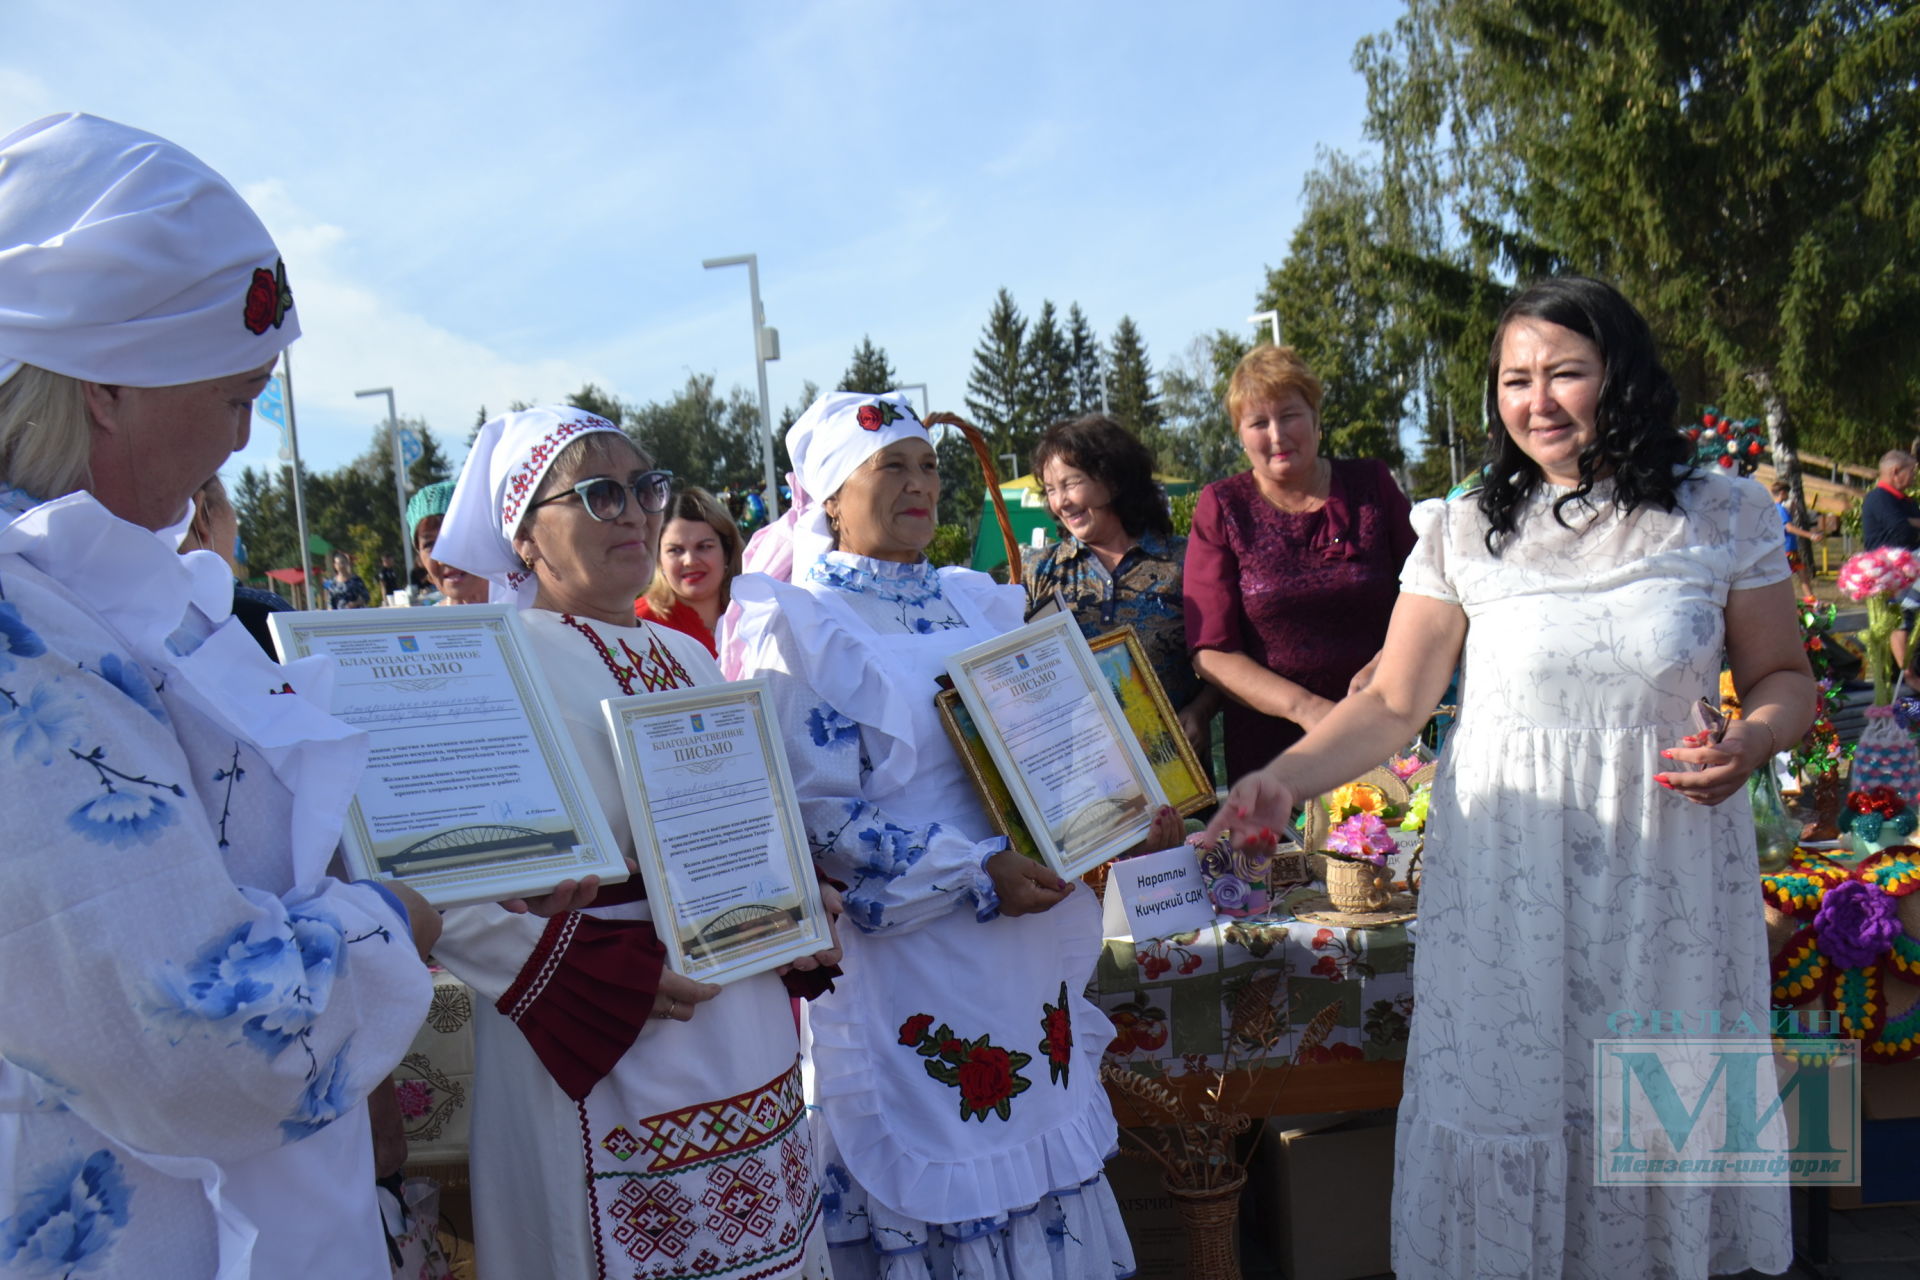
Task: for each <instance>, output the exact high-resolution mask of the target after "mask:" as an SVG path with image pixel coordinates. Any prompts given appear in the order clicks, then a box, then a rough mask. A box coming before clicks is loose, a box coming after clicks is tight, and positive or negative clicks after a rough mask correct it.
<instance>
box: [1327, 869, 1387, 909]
mask: <svg viewBox="0 0 1920 1280" xmlns="http://www.w3.org/2000/svg"><path fill="white" fill-rule="evenodd" d="M1325 862H1326V869H1327V870H1326V875H1327V897H1329V898H1331V899H1332V900H1333V905H1334V907H1335V908H1336V909H1337V910H1340V911H1361V912H1364V911H1384V910H1385V909H1386V908H1387V906H1388V904H1389V903H1391V902H1392V901H1393V873H1392V872H1390V871H1388V870H1387V869H1386V868H1385V867H1376V866H1374V865H1373V864H1372V863H1371V862H1349V861H1348V860H1347V859H1345V858H1332V857H1329V858H1327V859H1326V860H1325Z"/></svg>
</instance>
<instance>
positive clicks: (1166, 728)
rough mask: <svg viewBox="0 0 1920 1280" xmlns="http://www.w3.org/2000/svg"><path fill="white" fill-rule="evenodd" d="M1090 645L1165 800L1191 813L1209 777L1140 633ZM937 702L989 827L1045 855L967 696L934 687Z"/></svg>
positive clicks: (1207, 801) (1032, 854) (1128, 630)
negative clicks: (984, 738)
mask: <svg viewBox="0 0 1920 1280" xmlns="http://www.w3.org/2000/svg"><path fill="white" fill-rule="evenodd" d="M1043 616H1044V615H1043ZM1087 647H1088V648H1089V649H1091V650H1092V651H1093V657H1094V661H1095V662H1097V663H1098V664H1099V665H1100V673H1101V674H1102V675H1104V676H1106V678H1107V687H1108V688H1110V689H1112V690H1113V696H1114V697H1115V698H1116V699H1118V700H1119V703H1120V711H1121V714H1123V715H1124V716H1126V718H1127V724H1128V725H1129V726H1130V727H1131V728H1132V729H1133V735H1134V737H1135V738H1137V739H1138V740H1139V742H1140V750H1141V751H1142V752H1144V753H1145V755H1146V757H1147V763H1149V764H1151V765H1152V766H1153V772H1154V774H1155V776H1157V777H1158V778H1159V779H1160V786H1161V789H1162V790H1164V791H1165V792H1166V793H1167V803H1168V804H1170V805H1172V806H1173V807H1174V809H1175V810H1176V811H1177V812H1179V813H1180V815H1181V816H1182V817H1191V816H1192V815H1193V814H1196V813H1198V812H1199V811H1200V810H1202V809H1205V808H1206V807H1207V806H1209V805H1211V804H1212V803H1213V802H1214V800H1215V799H1216V797H1215V795H1214V790H1213V780H1212V779H1211V778H1209V777H1208V776H1207V771H1206V768H1205V766H1203V765H1202V764H1201V763H1200V757H1199V755H1198V754H1197V753H1196V752H1195V751H1194V749H1193V744H1192V743H1191V742H1188V741H1187V735H1186V732H1185V731H1184V730H1183V729H1181V728H1180V720H1179V717H1178V716H1177V715H1176V714H1175V713H1174V709H1173V704H1172V703H1171V702H1170V701H1168V699H1167V694H1166V690H1165V689H1164V688H1163V687H1162V686H1161V684H1160V677H1159V676H1157V675H1155V674H1154V671H1153V666H1152V664H1151V663H1149V662H1148V661H1147V655H1146V650H1145V649H1144V648H1143V647H1142V646H1141V644H1140V636H1139V633H1137V632H1136V631H1134V629H1133V628H1132V627H1131V626H1126V627H1121V628H1120V629H1119V630H1118V631H1109V632H1108V633H1107V634H1105V635H1103V636H1096V637H1095V638H1093V639H1092V640H1089V641H1088V642H1087ZM934 702H935V705H936V706H938V708H939V710H940V723H941V724H942V726H943V727H945V729H946V731H947V737H948V739H949V740H951V741H952V743H953V749H954V750H955V751H957V752H959V754H960V762H961V764H963V765H964V766H965V767H966V770H967V776H968V777H970V778H972V779H973V785H974V787H975V788H976V789H977V790H978V791H979V792H980V799H981V801H982V802H983V803H984V804H985V806H986V810H987V819H988V821H990V822H991V823H993V829H994V830H995V831H997V832H999V833H1000V834H1001V835H1003V836H1005V837H1006V838H1007V843H1008V844H1009V845H1011V846H1012V847H1013V848H1014V849H1015V850H1017V851H1018V852H1020V853H1023V854H1025V855H1026V856H1027V857H1029V858H1032V859H1034V860H1036V861H1040V862H1044V861H1046V859H1045V858H1043V857H1042V856H1041V854H1040V846H1039V845H1038V844H1036V843H1035V842H1034V838H1033V833H1032V832H1030V831H1028V830H1027V824H1026V823H1025V822H1024V821H1023V820H1022V819H1021V817H1020V814H1019V812H1018V811H1017V810H1015V808H1014V806H1013V793H1012V792H1010V791H1008V790H1007V783H1006V779H1004V778H1002V777H1001V776H1000V770H999V769H998V768H997V767H995V765H994V763H993V758H992V757H991V756H989V755H988V754H987V744H986V743H985V742H984V741H982V740H981V738H980V728H979V726H978V725H976V724H974V722H973V715H972V713H971V712H969V711H968V710H967V708H966V704H965V703H963V702H961V701H960V695H959V694H957V693H955V692H954V691H953V690H951V689H943V690H941V691H940V692H939V693H938V694H937V695H935V697H934Z"/></svg>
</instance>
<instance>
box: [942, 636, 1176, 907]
mask: <svg viewBox="0 0 1920 1280" xmlns="http://www.w3.org/2000/svg"><path fill="white" fill-rule="evenodd" d="M947 671H948V673H949V674H950V675H952V677H953V687H954V690H955V691H956V692H957V693H959V695H960V700H961V701H962V702H964V703H965V704H966V707H967V711H968V713H969V714H970V715H971V716H972V717H973V721H974V724H975V725H977V726H978V728H979V731H980V738H981V741H982V742H984V743H985V744H986V748H987V753H988V754H989V755H990V756H991V757H992V758H993V763H994V765H995V767H996V768H998V769H999V771H1000V776H1001V778H1002V779H1004V780H1005V781H1006V784H1007V789H1008V791H1010V792H1011V793H1012V795H1013V803H1014V807H1015V808H1017V809H1018V810H1019V811H1020V817H1021V819H1022V821H1024V822H1025V823H1026V825H1027V829H1028V830H1029V831H1030V832H1031V833H1032V834H1033V838H1034V843H1035V844H1036V845H1038V846H1039V849H1040V853H1041V855H1042V856H1043V857H1044V858H1045V860H1046V862H1047V865H1048V866H1050V867H1052V868H1053V869H1054V870H1055V871H1057V872H1058V873H1059V874H1060V875H1062V876H1064V877H1067V878H1069V879H1071V878H1073V877H1076V876H1080V875H1083V874H1085V873H1086V872H1088V871H1090V870H1092V869H1093V868H1094V867H1097V866H1099V865H1100V864H1101V863H1103V862H1106V861H1108V860H1109V859H1111V858H1113V857H1115V856H1116V855H1118V854H1121V853H1124V852H1125V851H1126V850H1127V849H1129V848H1131V847H1132V846H1134V845H1136V844H1138V843H1139V842H1140V841H1141V840H1143V839H1145V838H1146V835H1147V832H1148V830H1149V828H1150V827H1151V826H1152V822H1153V814H1154V811H1155V810H1157V809H1159V808H1160V807H1161V806H1162V805H1164V804H1166V802H1167V797H1166V792H1165V791H1164V790H1162V788H1161V786H1160V780H1159V779H1158V778H1157V777H1156V776H1155V775H1154V772H1153V766H1152V765H1151V764H1149V763H1148V761H1147V757H1146V753H1145V752H1143V751H1141V749H1140V742H1139V739H1138V738H1136V737H1135V736H1134V733H1133V730H1132V729H1131V728H1130V727H1129V726H1128V724H1127V720H1126V715H1125V713H1123V712H1122V711H1121V709H1120V702H1119V700H1118V699H1117V698H1115V697H1114V696H1113V690H1112V689H1111V688H1110V687H1109V686H1108V684H1107V680H1106V677H1105V676H1103V675H1102V674H1101V672H1100V668H1099V665H1098V664H1097V663H1096V662H1095V660H1094V656H1093V650H1091V649H1090V648H1088V647H1087V641H1086V638H1085V637H1084V636H1082V635H1081V634H1080V628H1079V625H1078V624H1077V623H1075V622H1074V620H1073V617H1072V616H1071V615H1070V614H1052V615H1050V616H1048V617H1046V618H1043V619H1041V620H1040V621H1038V622H1031V623H1028V624H1027V625H1026V626H1024V627H1021V628H1019V629H1018V630H1016V631H1009V632H1008V633H1007V634H1005V635H1003V636H999V637H997V638H995V639H993V640H989V641H987V642H986V643H985V644H979V645H975V646H973V647H972V648H970V649H963V650H961V651H960V652H959V653H956V654H954V655H953V657H951V658H949V659H948V660H947Z"/></svg>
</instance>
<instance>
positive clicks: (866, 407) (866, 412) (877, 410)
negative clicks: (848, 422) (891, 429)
mask: <svg viewBox="0 0 1920 1280" xmlns="http://www.w3.org/2000/svg"><path fill="white" fill-rule="evenodd" d="M905 416H906V415H905V414H903V413H901V412H900V410H899V408H898V407H897V406H895V405H893V404H892V403H890V402H888V401H886V400H875V401H874V402H873V403H872V404H863V405H861V406H860V411H859V412H858V413H856V414H854V417H855V418H856V419H858V421H859V423H860V429H861V430H862V431H878V430H879V429H880V428H882V427H884V426H886V425H887V424H888V423H889V422H893V421H895V420H896V419H899V418H904V417H905Z"/></svg>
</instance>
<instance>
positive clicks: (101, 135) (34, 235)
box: [0, 113, 300, 387]
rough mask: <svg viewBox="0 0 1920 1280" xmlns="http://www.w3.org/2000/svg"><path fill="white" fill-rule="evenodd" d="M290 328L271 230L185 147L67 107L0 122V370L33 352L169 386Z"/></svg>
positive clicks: (1, 373) (218, 367)
mask: <svg viewBox="0 0 1920 1280" xmlns="http://www.w3.org/2000/svg"><path fill="white" fill-rule="evenodd" d="M299 336H300V321H299V319H298V318H297V317H296V316H295V315H294V311H293V291H292V290H291V289H289V288H288V287H287V271H286V266H285V265H284V264H283V263H282V262H281V261H280V252H279V250H277V249H275V248H274V245H273V239H272V237H270V236H269V235H268V234H267V229H266V228H265V227H264V226H262V225H261V222H260V219H259V218H258V217H257V216H256V215H255V214H254V212H253V210H252V209H250V208H248V207H247V203H246V201H244V200H242V199H241V198H240V195H239V193H238V192H236V191H235V190H234V189H233V188H232V187H231V186H229V185H228V184H227V182H226V180H225V179H223V178H222V177H221V176H220V175H219V174H217V173H215V172H214V171H213V170H212V169H209V168H208V167H207V166H206V165H205V164H203V163H202V162H201V161H199V160H198V159H196V158H195V157H194V156H192V155H190V154H188V153H187V152H186V151H184V150H182V149H181V148H180V147H178V146H175V145H174V144H173V143H171V142H168V141H166V140H165V139H164V138H157V137H155V136H154V135H152V134H150V133H143V132H142V131H140V130H138V129H131V128H128V127H127V126H126V125H122V124H115V123H114V122H112V121H111V120H102V119H100V118H99V117H97V116H89V115H80V114H77V113H75V114H69V115H63V116H48V117H47V118H46V119H44V120H36V121H35V122H34V123H32V124H30V125H27V126H26V127H25V128H22V129H19V130H16V131H15V132H13V133H11V134H8V135H7V136H6V137H5V138H0V382H4V381H5V380H6V379H8V378H10V377H12V376H13V374H14V373H15V372H16V371H17V370H18V369H19V367H20V366H21V365H22V364H31V365H36V366H38V367H40V368H42V369H47V370H50V371H52V372H54V373H58V374H64V375H66V376H67V377H70V378H80V379H83V380H85V381H87V382H104V383H112V384H115V385H120V386H130V387H169V386H178V385H181V384H183V383H189V382H204V381H206V380H208V379H210V378H224V377H230V376H231V375H233V374H236V373H244V372H246V371H247V370H249V369H258V368H261V367H262V366H264V365H268V364H271V363H272V362H273V360H274V357H276V356H278V355H279V354H280V352H281V351H282V350H283V349H284V348H285V347H286V346H287V345H288V344H290V343H291V342H292V341H293V340H294V339H295V338H297V337H299Z"/></svg>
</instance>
